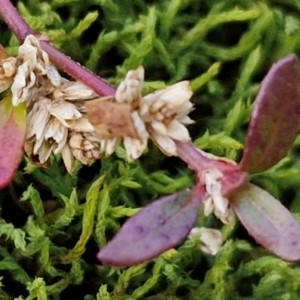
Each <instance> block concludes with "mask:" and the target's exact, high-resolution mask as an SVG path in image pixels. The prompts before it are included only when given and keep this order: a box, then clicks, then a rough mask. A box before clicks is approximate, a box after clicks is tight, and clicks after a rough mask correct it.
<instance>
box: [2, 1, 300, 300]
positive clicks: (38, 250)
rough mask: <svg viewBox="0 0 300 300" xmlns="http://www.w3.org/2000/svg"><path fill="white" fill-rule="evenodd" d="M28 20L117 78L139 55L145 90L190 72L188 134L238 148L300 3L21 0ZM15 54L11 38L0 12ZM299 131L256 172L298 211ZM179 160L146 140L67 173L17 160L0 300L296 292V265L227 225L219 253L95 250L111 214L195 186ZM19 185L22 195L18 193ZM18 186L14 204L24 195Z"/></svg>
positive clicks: (6, 194) (286, 46)
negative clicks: (109, 261)
mask: <svg viewBox="0 0 300 300" xmlns="http://www.w3.org/2000/svg"><path fill="white" fill-rule="evenodd" d="M15 2H16V3H17V5H18V9H19V10H20V12H21V14H22V15H23V16H24V17H25V19H26V21H27V22H29V24H30V26H31V27H32V28H33V29H34V30H36V31H39V32H42V33H44V34H45V35H47V36H49V37H50V38H51V39H52V41H53V43H54V44H55V45H56V46H57V47H58V48H59V49H61V51H63V52H64V53H66V54H67V55H69V56H71V57H73V58H74V59H75V60H77V61H79V62H80V63H82V64H83V65H85V66H87V67H88V68H90V69H92V70H93V71H94V72H96V73H97V74H99V75H100V76H101V77H104V78H106V79H107V80H109V82H111V83H112V84H114V85H117V84H118V83H119V82H120V80H121V79H122V78H123V76H124V74H126V72H127V71H128V70H129V69H132V68H135V67H137V66H139V65H141V64H142V65H144V67H145V69H146V79H147V82H146V83H145V89H144V91H145V92H149V91H152V90H155V89H157V88H161V87H163V86H165V85H168V84H170V83H173V82H176V81H178V80H183V79H188V80H191V82H192V87H193V89H194V92H195V93H194V96H193V102H194V103H195V110H194V111H193V112H192V114H191V116H192V118H193V119H194V120H195V121H196V122H195V124H194V125H192V126H190V132H191V135H192V137H193V140H194V141H195V143H196V145H197V146H199V147H202V148H203V149H205V150H208V151H211V152H212V153H215V154H217V155H225V156H227V157H230V158H233V159H235V160H238V159H239V157H240V155H241V151H242V148H243V144H244V137H245V128H246V126H247V122H248V120H249V115H250V112H251V105H252V102H253V99H254V96H255V94H256V92H257V89H258V86H259V82H260V81H261V80H262V78H263V76H264V74H266V72H267V70H268V69H269V67H270V65H271V64H272V63H273V62H275V61H276V60H278V59H279V58H281V57H283V56H285V55H287V54H289V53H296V54H299V52H300V40H299V32H300V21H299V20H300V6H299V4H297V3H298V2H297V1H292V0H291V1H283V0H277V1H271V0H269V1H254V0H250V1H239V0H229V1H216V0H215V1H205V0H202V1H199V0H184V1H180V0H170V1H166V0H158V1H150V0H148V1H146V0H145V1H141V0H138V1H133V0H126V1H124V0H122V1H121V0H101V1H100V0H98V1H96V0H86V1H79V0H50V1H47V2H45V1H39V0H23V1H15ZM0 33H1V43H2V44H3V45H4V46H5V47H7V49H8V50H9V52H10V53H11V54H15V53H16V50H17V45H18V43H17V41H16V38H15V37H13V36H12V34H11V33H10V32H9V31H8V29H7V28H6V27H5V25H4V24H3V23H1V24H0ZM299 144H300V140H299V139H298V140H297V141H296V142H295V145H294V148H293V149H292V150H291V152H290V153H289V156H288V157H287V158H285V159H284V160H283V161H281V162H280V163H279V164H278V165H277V166H275V167H274V168H272V169H271V170H268V171H266V172H264V173H262V174H258V175H255V176H254V178H253V181H255V183H256V184H258V185H260V186H263V187H264V188H266V189H267V190H268V191H269V192H270V193H272V194H273V195H274V196H276V197H279V198H281V199H282V202H283V203H284V204H285V205H286V206H288V207H290V208H291V210H292V212H293V213H295V215H296V216H297V217H299V216H300V205H299V201H300V200H299V199H300V197H299V195H300V189H299V181H300V171H299V165H300V160H299V151H298V150H299ZM193 180H194V179H193V176H192V174H191V172H190V171H189V170H188V169H187V167H186V166H185V165H184V164H183V163H181V162H180V161H179V160H178V159H176V158H166V157H164V156H163V155H162V154H161V153H160V152H159V151H158V150H157V149H155V147H152V145H150V147H149V150H148V152H147V153H146V154H145V155H144V156H143V157H142V158H141V159H140V160H139V161H137V162H135V163H132V164H128V163H127V162H126V161H125V159H124V153H123V149H122V148H119V149H118V151H117V153H116V155H114V156H113V157H110V158H106V159H103V160H101V162H97V163H95V164H94V165H93V166H81V165H79V164H78V165H77V168H76V171H75V172H74V174H73V175H72V176H71V175H68V174H67V172H66V170H65V169H64V168H63V165H62V163H61V161H60V158H59V157H53V158H52V161H51V167H50V169H40V168H37V167H35V166H33V165H31V164H30V162H28V161H27V160H25V159H24V161H23V164H22V166H21V168H20V170H19V172H18V174H17V175H16V176H15V178H14V182H13V184H12V185H11V187H10V189H5V190H2V191H1V192H0V210H1V212H0V270H1V272H0V274H1V283H2V285H1V286H0V298H1V299H14V298H15V299H26V300H29V299H39V300H42V299H53V300H56V299H75V300H76V299H78V300H79V299H86V300H88V299H97V300H100V299H101V300H104V299H105V300H106V299H107V300H108V299H149V300H150V299H168V300H170V299H183V298H184V299H299V296H300V290H299V280H298V278H299V275H300V274H299V271H300V269H299V267H298V265H297V264H288V263H286V262H283V261H281V260H280V259H278V258H275V257H273V256H272V255H270V254H268V253H266V252H265V251H264V250H263V249H261V248H260V247H259V246H257V245H256V244H255V243H254V242H253V240H252V239H251V238H250V237H249V236H248V235H247V233H246V232H245V231H244V230H243V229H242V228H241V226H240V225H239V224H238V223H236V225H235V226H234V228H228V227H222V225H221V224H220V223H219V222H218V221H217V220H215V219H214V218H213V217H209V218H203V216H201V217H200V218H199V221H198V222H199V225H200V224H201V225H210V226H212V227H215V228H219V229H221V230H222V231H223V232H224V233H225V235H226V239H227V241H226V243H225V245H224V246H223V247H222V249H221V251H220V253H219V254H218V255H217V256H216V257H211V256H207V255H204V254H202V253H201V252H200V251H199V249H198V246H197V245H196V244H195V243H194V242H192V241H186V242H185V243H184V244H183V245H182V246H180V247H179V248H178V249H173V250H170V251H168V252H166V253H165V254H164V255H162V256H161V257H158V258H156V259H154V260H153V261H151V262H149V263H144V264H141V265H138V266H134V267H131V268H127V269H115V268H110V267H108V266H103V265H101V264H99V263H98V262H97V261H96V253H97V251H98V248H99V247H101V246H102V245H104V244H105V243H106V242H107V240H109V239H110V238H111V237H112V236H113V235H114V234H115V232H116V231H117V230H118V229H119V228H120V226H121V224H122V223H123V222H124V220H125V219H126V218H127V217H128V216H131V215H133V214H134V213H135V212H136V211H137V210H138V209H139V208H140V207H142V206H143V205H145V204H146V203H148V202H149V201H150V200H151V199H154V198H156V197H158V196H160V195H164V194H168V193H172V192H174V191H177V190H181V189H183V188H185V187H188V186H191V185H192V183H193ZM22 195H23V196H22ZM20 198H22V199H23V200H24V201H26V202H25V203H30V205H29V204H28V205H26V204H25V205H24V202H20V201H19V199H20Z"/></svg>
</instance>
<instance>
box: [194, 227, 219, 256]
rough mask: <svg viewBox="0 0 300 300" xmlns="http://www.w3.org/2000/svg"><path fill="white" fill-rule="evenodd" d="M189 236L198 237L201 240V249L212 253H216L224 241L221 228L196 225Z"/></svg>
mask: <svg viewBox="0 0 300 300" xmlns="http://www.w3.org/2000/svg"><path fill="white" fill-rule="evenodd" d="M189 238H190V239H193V238H198V239H199V240H200V241H201V245H200V250H201V251H203V252H204V253H207V254H210V255H216V254H217V253H218V252H219V250H220V248H221V246H222V244H223V242H224V239H223V235H222V233H221V232H220V231H219V230H217V229H212V228H206V227H194V228H193V229H192V230H191V231H190V233H189Z"/></svg>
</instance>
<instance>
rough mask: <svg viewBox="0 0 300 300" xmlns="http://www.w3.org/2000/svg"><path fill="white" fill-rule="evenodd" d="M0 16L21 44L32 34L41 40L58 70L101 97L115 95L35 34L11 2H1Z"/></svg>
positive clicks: (110, 88) (110, 87)
mask: <svg viewBox="0 0 300 300" xmlns="http://www.w3.org/2000/svg"><path fill="white" fill-rule="evenodd" d="M0 15H1V17H2V19H3V21H4V22H5V23H6V24H7V26H8V27H9V28H10V29H11V31H12V32H13V33H14V34H15V35H16V37H17V38H18V40H19V41H20V42H23V41H24V39H25V38H26V36H27V35H30V34H33V35H35V36H36V37H37V38H39V40H40V45H41V48H42V49H43V50H44V51H46V52H47V53H48V55H49V58H50V60H51V62H52V63H53V64H54V65H55V66H56V67H57V68H60V69H61V70H63V71H64V72H66V73H67V74H69V75H70V76H72V77H73V78H74V79H76V80H79V81H81V82H82V83H83V84H85V85H86V86H87V87H89V88H91V89H92V90H93V91H94V92H95V93H97V94H98V95H99V96H110V95H114V94H115V88H114V87H112V86H111V85H109V84H108V83H107V82H106V81H104V80H103V79H102V78H100V77H99V76H97V75H95V74H94V73H93V72H91V71H90V70H88V69H86V68H84V67H83V66H81V65H80V64H79V63H77V62H75V61H74V60H72V59H71V58H70V57H68V56H66V55H65V54H63V53H62V52H60V51H59V50H57V49H56V48H54V47H53V46H52V44H51V43H50V42H49V40H45V38H44V37H43V36H42V35H41V34H38V33H36V32H34V31H33V30H32V29H31V28H30V27H29V26H28V24H27V23H26V22H25V21H24V19H23V18H22V17H21V16H20V14H19V12H18V11H17V9H16V8H15V7H14V6H13V5H12V3H11V2H10V0H0Z"/></svg>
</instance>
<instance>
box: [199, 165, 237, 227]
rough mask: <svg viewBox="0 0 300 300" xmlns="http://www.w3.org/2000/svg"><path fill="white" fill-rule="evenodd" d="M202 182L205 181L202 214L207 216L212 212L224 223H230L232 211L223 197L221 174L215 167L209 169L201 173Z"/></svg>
mask: <svg viewBox="0 0 300 300" xmlns="http://www.w3.org/2000/svg"><path fill="white" fill-rule="evenodd" d="M201 176H203V182H205V188H206V196H205V198H204V199H203V205H204V214H205V216H208V215H209V214H211V213H212V212H213V213H214V214H215V215H216V217H217V218H219V219H220V220H221V221H222V222H223V223H224V224H229V223H231V221H232V219H233V211H232V209H231V208H230V205H229V200H228V198H225V197H223V195H222V193H221V190H222V184H221V182H220V180H221V178H222V177H223V174H222V172H221V171H219V170H217V169H211V170H207V171H204V172H203V173H202V175H201Z"/></svg>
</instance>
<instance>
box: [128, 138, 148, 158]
mask: <svg viewBox="0 0 300 300" xmlns="http://www.w3.org/2000/svg"><path fill="white" fill-rule="evenodd" d="M124 147H125V150H126V155H127V160H128V161H129V162H131V161H133V160H135V159H137V158H139V157H140V156H141V155H142V154H143V152H144V151H145V149H146V148H147V139H142V140H139V139H133V138H130V137H125V138H124Z"/></svg>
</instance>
